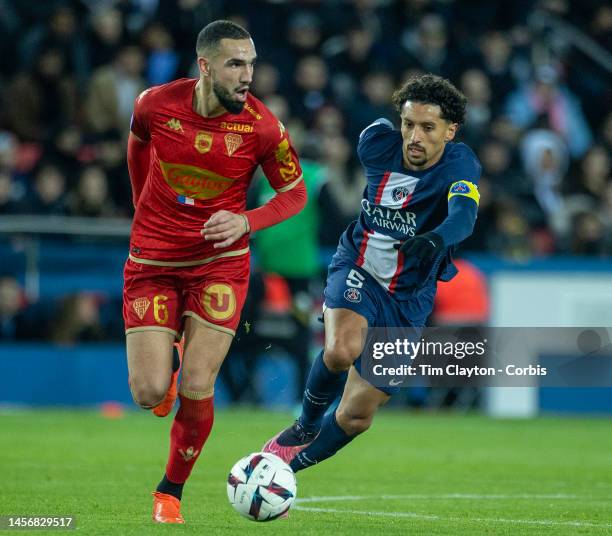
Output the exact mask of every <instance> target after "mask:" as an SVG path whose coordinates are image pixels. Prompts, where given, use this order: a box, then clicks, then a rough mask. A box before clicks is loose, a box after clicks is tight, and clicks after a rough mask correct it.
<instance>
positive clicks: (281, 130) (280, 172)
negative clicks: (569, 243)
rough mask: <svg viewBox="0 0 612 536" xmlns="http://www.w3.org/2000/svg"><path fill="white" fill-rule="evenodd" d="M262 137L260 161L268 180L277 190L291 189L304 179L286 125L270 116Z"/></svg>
mask: <svg viewBox="0 0 612 536" xmlns="http://www.w3.org/2000/svg"><path fill="white" fill-rule="evenodd" d="M261 139H262V142H261V147H262V152H261V155H260V163H261V167H262V169H263V171H264V173H265V175H266V177H267V179H268V182H269V183H270V185H271V186H272V188H274V189H275V190H276V191H277V192H286V191H287V190H291V188H293V187H294V186H295V185H296V184H297V183H298V182H299V181H300V180H301V179H302V169H301V168H300V161H299V160H298V156H297V153H296V152H295V148H294V147H293V144H292V143H291V138H290V137H289V133H288V132H287V130H286V129H285V126H284V125H283V124H282V123H281V122H280V121H279V120H278V119H276V118H275V117H274V116H272V117H270V118H269V119H268V121H267V124H266V128H265V129H264V132H263V135H262V138H261Z"/></svg>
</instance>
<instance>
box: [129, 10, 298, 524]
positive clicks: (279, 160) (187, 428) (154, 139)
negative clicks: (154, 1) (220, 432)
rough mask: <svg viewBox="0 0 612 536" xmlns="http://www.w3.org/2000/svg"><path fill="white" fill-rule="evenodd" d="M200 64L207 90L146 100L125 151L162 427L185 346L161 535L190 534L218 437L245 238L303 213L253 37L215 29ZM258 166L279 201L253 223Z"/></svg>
mask: <svg viewBox="0 0 612 536" xmlns="http://www.w3.org/2000/svg"><path fill="white" fill-rule="evenodd" d="M196 52H197V61H198V67H199V71H200V77H199V79H181V80H177V81H175V82H171V83H169V84H165V85H162V86H158V87H153V88H151V89H148V90H146V91H145V92H143V93H142V94H141V95H140V96H139V97H138V99H137V100H136V103H135V108H134V116H133V121H132V127H131V133H130V137H129V141H128V167H129V171H130V178H131V180H132V188H133V192H134V205H135V207H136V214H135V216H134V223H133V227H132V235H131V241H130V255H129V259H128V261H127V263H126V266H125V274H124V275H125V287H124V302H123V314H124V318H125V324H126V336H127V354H128V368H129V382H130V388H131V390H132V396H133V398H134V401H135V402H136V403H137V404H139V405H140V406H141V407H143V408H153V409H154V411H155V412H156V414H157V415H160V416H163V415H167V414H168V413H170V411H171V409H172V406H173V405H174V401H175V398H176V396H177V395H176V377H177V375H178V371H177V370H173V344H174V343H175V341H176V340H178V338H179V337H180V334H181V333H183V334H184V359H183V363H182V380H181V385H180V392H179V393H178V397H179V398H180V407H179V410H178V412H177V413H176V416H175V418H174V422H173V424H172V429H171V432H170V455H169V459H168V464H167V466H166V472H165V475H164V477H163V479H162V481H161V482H160V483H159V486H158V487H157V491H155V492H154V494H153V495H154V502H153V519H154V520H155V521H157V522H159V523H184V520H183V518H182V516H181V513H180V499H181V495H182V489H183V484H184V483H185V481H186V480H187V478H188V476H189V474H190V473H191V470H192V468H193V465H194V463H195V461H196V460H197V458H198V456H199V455H200V453H201V452H202V448H203V446H204V443H205V442H206V439H207V438H208V435H209V434H210V430H211V428H212V424H213V390H214V383H215V379H216V376H217V372H218V371H219V368H220V367H221V363H222V362H223V359H224V358H225V355H226V354H227V351H228V349H229V346H230V343H231V341H232V337H233V335H234V333H235V330H236V327H237V325H238V323H239V320H240V311H241V309H242V305H243V303H244V299H245V296H246V292H247V287H248V281H249V248H248V235H249V233H250V232H253V231H256V230H258V229H262V228H264V227H268V226H270V225H274V224H276V223H278V222H280V221H283V220H285V219H287V218H289V217H290V216H292V215H294V214H296V213H297V212H299V211H300V210H301V209H302V208H303V207H304V204H305V202H306V189H305V187H304V183H303V181H302V177H301V170H300V166H299V162H298V159H297V156H296V154H295V151H294V149H293V147H292V145H291V142H290V140H289V137H288V135H287V133H286V131H285V128H284V126H283V125H282V123H280V122H279V121H278V120H277V119H276V118H275V117H274V116H273V115H272V113H271V112H270V110H268V109H267V108H266V107H265V106H264V105H263V104H262V103H261V102H260V101H258V100H257V99H256V98H254V97H253V96H252V95H250V94H249V93H248V91H249V85H250V83H251V80H252V76H253V65H254V63H255V59H256V54H255V47H254V45H253V41H252V40H251V36H250V35H249V33H248V32H247V31H246V30H245V29H244V28H242V27H240V26H238V25H236V24H234V23H232V22H229V21H216V22H213V23H211V24H209V25H208V26H206V27H205V28H204V29H203V30H202V31H201V32H200V35H199V36H198V41H197V45H196ZM258 165H261V166H262V168H263V171H264V173H265V174H266V177H267V178H268V180H269V181H270V184H271V185H272V186H273V187H274V189H275V190H276V192H277V194H276V196H275V197H274V198H273V199H271V200H270V201H269V202H268V203H267V204H265V205H264V206H262V207H259V208H257V209H255V210H249V211H245V208H246V191H247V187H248V186H249V183H250V181H251V178H252V177H253V173H254V171H255V169H256V168H257V166H258ZM175 368H176V367H175Z"/></svg>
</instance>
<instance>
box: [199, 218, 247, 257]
mask: <svg viewBox="0 0 612 536" xmlns="http://www.w3.org/2000/svg"><path fill="white" fill-rule="evenodd" d="M249 231H250V229H249V220H248V219H247V218H246V216H244V215H243V214H234V213H233V212H229V211H228V210H219V211H217V212H215V213H214V214H213V215H212V216H211V217H210V218H209V220H208V221H207V222H206V223H205V224H204V227H203V228H202V230H201V231H200V234H201V235H202V236H203V237H204V239H205V240H211V241H215V240H221V242H218V243H216V244H214V245H213V247H215V248H226V247H227V246H231V245H232V244H233V243H234V242H236V240H238V239H239V238H240V237H241V236H242V235H244V234H246V233H248V232H249Z"/></svg>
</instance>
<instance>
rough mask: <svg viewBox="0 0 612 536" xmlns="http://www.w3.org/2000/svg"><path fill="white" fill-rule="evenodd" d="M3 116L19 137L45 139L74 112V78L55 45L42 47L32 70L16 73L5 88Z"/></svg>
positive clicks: (75, 102)
mask: <svg viewBox="0 0 612 536" xmlns="http://www.w3.org/2000/svg"><path fill="white" fill-rule="evenodd" d="M6 102H7V103H10V106H9V105H7V106H6V107H5V112H4V113H5V117H6V123H7V125H8V127H9V128H10V129H11V130H12V131H13V132H14V133H15V134H17V136H19V138H20V139H21V140H23V141H32V142H43V143H44V142H47V141H49V138H50V134H51V133H52V132H53V131H54V130H56V129H57V128H58V127H59V126H61V125H64V124H66V123H69V122H71V121H72V120H73V119H74V118H75V116H76V112H77V92H76V85H75V83H74V81H73V80H72V79H71V78H70V77H68V76H66V74H65V63H64V58H63V56H62V54H61V52H60V51H59V50H58V49H56V48H44V49H43V50H42V51H41V52H40V54H39V55H38V56H37V57H36V62H35V65H34V67H33V69H32V71H29V72H23V73H21V74H19V75H18V76H16V77H15V78H14V79H13V80H12V81H11V83H10V84H9V87H8V89H7V94H6Z"/></svg>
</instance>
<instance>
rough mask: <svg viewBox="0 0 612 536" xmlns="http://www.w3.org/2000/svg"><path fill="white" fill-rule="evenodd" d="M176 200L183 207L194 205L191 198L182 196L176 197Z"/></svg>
mask: <svg viewBox="0 0 612 536" xmlns="http://www.w3.org/2000/svg"><path fill="white" fill-rule="evenodd" d="M176 200H177V201H178V202H179V203H183V205H195V199H192V198H191V197H185V196H184V195H177V196H176Z"/></svg>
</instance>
